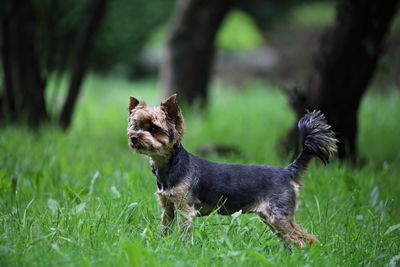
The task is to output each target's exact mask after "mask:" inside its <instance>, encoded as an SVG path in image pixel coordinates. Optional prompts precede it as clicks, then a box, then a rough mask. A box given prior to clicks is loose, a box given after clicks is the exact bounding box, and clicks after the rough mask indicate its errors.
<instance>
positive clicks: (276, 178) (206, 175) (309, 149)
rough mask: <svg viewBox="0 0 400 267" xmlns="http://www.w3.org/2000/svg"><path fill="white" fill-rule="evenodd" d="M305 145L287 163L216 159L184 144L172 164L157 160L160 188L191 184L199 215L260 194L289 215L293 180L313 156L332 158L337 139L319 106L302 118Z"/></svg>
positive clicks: (233, 207) (226, 210)
mask: <svg viewBox="0 0 400 267" xmlns="http://www.w3.org/2000/svg"><path fill="white" fill-rule="evenodd" d="M298 126H299V129H300V131H301V132H302V134H303V138H304V149H303V151H302V152H301V153H300V155H299V156H298V157H297V159H296V160H295V161H294V162H293V163H291V164H290V165H289V166H287V167H275V166H267V165H241V164H229V163H217V162H212V161H208V160H205V159H202V158H200V157H197V156H194V155H192V154H190V153H188V152H187V151H186V150H185V149H184V148H183V146H182V145H179V146H178V147H176V148H175V150H174V152H173V155H172V157H171V158H170V160H169V162H168V164H167V165H166V166H163V167H161V168H156V167H154V166H153V172H154V174H155V175H156V177H157V185H158V188H159V189H161V190H167V189H169V188H172V187H174V186H175V185H177V184H179V183H180V182H182V181H186V182H188V183H189V184H190V188H191V192H190V193H191V195H192V198H191V199H193V201H196V203H189V205H194V206H195V207H196V209H197V210H199V212H200V215H207V214H209V213H210V212H211V211H212V210H213V209H215V208H216V207H218V206H220V209H219V210H218V212H219V213H221V214H232V213H233V212H236V211H238V210H241V209H245V208H246V207H248V206H249V205H253V204H254V203H257V201H259V200H263V201H267V202H268V203H269V205H270V206H271V209H274V210H275V211H276V212H277V214H280V215H282V216H290V215H291V214H293V212H294V209H295V201H296V199H295V193H294V189H293V186H292V185H291V180H292V179H295V180H297V179H298V178H299V176H300V173H301V171H302V170H304V169H305V168H306V166H307V164H308V162H309V161H310V159H311V158H312V157H313V156H317V157H319V158H320V159H321V160H322V161H323V162H324V163H325V164H326V163H328V162H329V160H330V159H331V157H332V155H333V153H334V151H335V148H336V142H337V141H336V139H335V138H334V134H333V132H332V131H331V130H330V126H329V125H328V124H327V123H326V120H325V118H324V116H323V114H322V113H320V112H319V111H314V112H309V113H307V114H306V115H305V116H304V117H302V118H301V119H300V121H299V124H298Z"/></svg>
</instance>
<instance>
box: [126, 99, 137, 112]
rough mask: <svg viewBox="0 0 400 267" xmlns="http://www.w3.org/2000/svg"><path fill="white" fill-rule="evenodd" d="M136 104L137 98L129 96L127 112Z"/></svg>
mask: <svg viewBox="0 0 400 267" xmlns="http://www.w3.org/2000/svg"><path fill="white" fill-rule="evenodd" d="M137 105H139V100H137V99H136V98H134V97H133V96H131V97H129V107H128V111H129V114H131V113H132V110H134V109H135V108H136V106H137Z"/></svg>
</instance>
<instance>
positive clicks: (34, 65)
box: [0, 0, 47, 127]
mask: <svg viewBox="0 0 400 267" xmlns="http://www.w3.org/2000/svg"><path fill="white" fill-rule="evenodd" d="M1 5H2V10H1V12H2V14H1V34H0V35H1V41H0V43H1V54H2V65H3V66H2V67H3V78H4V90H3V94H4V95H3V96H2V107H1V110H0V120H3V121H6V122H16V123H28V124H29V125H30V126H32V127H37V126H39V125H40V124H41V123H42V122H43V121H45V120H46V119H47V110H46V105H45V96H44V90H45V82H44V81H43V80H42V78H41V73H40V67H39V64H38V61H37V57H36V51H35V46H34V34H35V11H34V7H33V4H32V1H31V0H20V1H15V0H6V1H4V2H2V4H1Z"/></svg>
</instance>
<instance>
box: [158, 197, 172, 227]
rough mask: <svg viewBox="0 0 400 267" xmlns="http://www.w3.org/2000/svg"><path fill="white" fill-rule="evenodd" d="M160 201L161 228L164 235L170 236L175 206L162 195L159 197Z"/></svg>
mask: <svg viewBox="0 0 400 267" xmlns="http://www.w3.org/2000/svg"><path fill="white" fill-rule="evenodd" d="M158 200H159V202H160V206H161V208H162V214H161V226H162V228H163V232H164V234H169V233H170V232H171V223H172V221H173V220H174V218H175V206H174V203H173V202H172V201H171V200H169V199H168V198H166V197H164V196H162V195H159V197H158Z"/></svg>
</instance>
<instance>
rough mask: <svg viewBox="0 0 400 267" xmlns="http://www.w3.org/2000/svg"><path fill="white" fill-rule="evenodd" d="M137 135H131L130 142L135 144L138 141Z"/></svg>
mask: <svg viewBox="0 0 400 267" xmlns="http://www.w3.org/2000/svg"><path fill="white" fill-rule="evenodd" d="M138 139H139V138H138V136H137V135H132V136H131V142H132V144H135V143H136V142H137V141H138Z"/></svg>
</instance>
